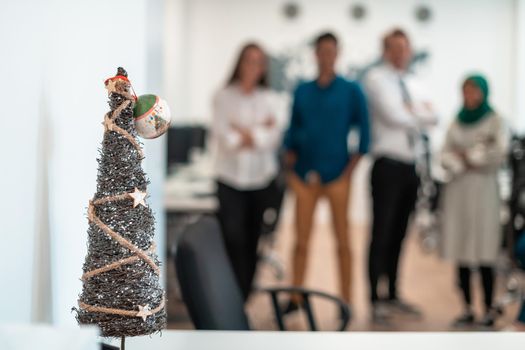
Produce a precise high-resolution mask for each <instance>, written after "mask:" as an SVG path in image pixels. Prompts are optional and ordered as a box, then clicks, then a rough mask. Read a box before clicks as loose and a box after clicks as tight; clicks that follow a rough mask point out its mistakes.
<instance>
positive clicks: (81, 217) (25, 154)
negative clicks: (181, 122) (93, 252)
mask: <svg viewBox="0 0 525 350" xmlns="http://www.w3.org/2000/svg"><path fill="white" fill-rule="evenodd" d="M152 4H153V1H146V0H135V1H125V0H113V1H104V0H95V1H68V0H51V1H47V2H45V3H44V2H40V1H37V0H34V1H27V0H25V1H8V2H7V3H2V11H1V15H0V29H1V31H0V39H1V41H0V44H1V47H2V55H1V56H2V58H1V61H0V73H1V74H0V75H1V76H2V80H3V81H4V84H2V85H1V87H0V93H1V95H2V96H3V100H4V101H6V102H5V108H6V110H4V113H3V117H2V121H3V123H4V125H6V126H8V128H4V130H5V131H6V135H4V136H3V137H2V149H3V150H4V152H3V153H4V159H3V160H2V164H3V166H2V170H3V171H2V172H1V173H2V175H1V176H2V181H1V183H2V184H3V185H4V186H3V187H4V195H5V198H9V199H10V203H7V202H6V203H4V204H2V212H1V223H2V224H1V225H2V226H1V227H2V229H1V232H2V238H5V239H3V242H4V244H5V245H4V247H5V248H6V249H4V252H5V253H4V254H2V255H1V257H0V266H1V267H0V269H1V273H2V288H1V289H0V299H1V300H3V301H4V303H3V306H2V312H1V313H0V322H6V321H7V322H28V321H31V320H33V321H52V322H54V323H57V324H75V323H76V321H75V319H74V315H73V314H72V313H71V312H70V310H71V307H73V306H75V305H76V301H77V296H78V294H79V293H80V291H81V283H80V280H79V278H80V275H81V273H82V264H83V262H84V257H85V253H86V242H87V228H88V225H87V220H86V208H87V203H88V200H89V199H90V198H91V197H92V196H93V194H94V193H95V191H96V175H97V162H96V158H97V156H98V149H99V147H100V142H101V140H102V135H103V129H102V125H101V121H102V119H103V115H104V113H105V112H106V111H107V110H108V106H107V93H106V90H105V89H104V85H103V81H104V79H105V78H107V77H109V76H112V75H114V74H115V72H116V68H117V67H118V66H123V67H125V68H126V69H127V70H128V72H129V74H130V79H131V80H132V82H133V85H134V88H135V90H136V91H137V93H138V94H141V93H146V92H149V91H151V92H155V93H161V91H159V90H160V89H161V87H162V85H163V83H162V82H161V79H162V75H161V69H162V66H161V65H159V64H156V63H155V62H154V61H155V58H156V56H155V53H157V55H158V56H162V49H159V45H156V42H155V41H154V40H149V38H148V35H150V34H152V35H153V34H154V33H153V32H151V31H150V28H154V27H155V26H154V25H153V26H148V21H156V20H157V18H155V17H154V16H153V15H152V13H153V12H155V11H157V12H162V10H161V7H159V6H158V5H159V4H162V1H156V2H155V5H156V7H154V8H153V9H152ZM152 11H153V12H152ZM161 18H162V17H161ZM157 34H158V31H157ZM159 42H160V43H161V44H160V47H161V46H162V39H159ZM148 52H150V53H151V55H149V56H148V55H147V53H148ZM160 62H162V58H161V61H160ZM157 63H158V62H157ZM148 68H149V70H148ZM148 72H151V74H150V75H148V74H147V73H148ZM149 89H153V90H156V91H152V90H149ZM7 130H9V132H7ZM162 142H163V141H161V140H157V141H154V142H151V143H148V141H145V144H147V146H146V147H145V151H146V159H147V160H146V162H145V163H144V166H145V170H146V172H147V173H148V175H149V177H150V180H151V181H152V185H151V186H150V187H149V188H148V190H149V192H150V194H151V198H150V205H151V206H152V207H153V208H154V210H155V211H156V214H157V224H159V223H160V225H163V223H164V220H163V218H162V215H163V213H162V183H163V174H164V171H163V170H164V168H163V167H164V164H163V159H164V153H163V150H164V148H163V143H162ZM46 226H48V227H46ZM157 239H158V241H159V243H160V244H159V247H160V249H163V247H164V245H163V242H164V227H163V226H161V227H157ZM33 242H35V244H33ZM162 253H163V252H161V255H162ZM46 273H47V276H46ZM33 291H36V293H33ZM32 294H34V295H33V296H32ZM5 308H7V309H5Z"/></svg>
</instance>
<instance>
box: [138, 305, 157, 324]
mask: <svg viewBox="0 0 525 350" xmlns="http://www.w3.org/2000/svg"><path fill="white" fill-rule="evenodd" d="M151 315H153V313H152V312H151V310H150V308H149V305H148V304H146V305H144V306H141V305H139V311H138V312H137V313H136V314H135V316H136V317H140V318H142V321H146V318H148V316H151Z"/></svg>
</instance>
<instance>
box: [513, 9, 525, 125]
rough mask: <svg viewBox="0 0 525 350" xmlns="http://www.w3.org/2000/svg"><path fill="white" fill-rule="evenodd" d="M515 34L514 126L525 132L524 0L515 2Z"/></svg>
mask: <svg viewBox="0 0 525 350" xmlns="http://www.w3.org/2000/svg"><path fill="white" fill-rule="evenodd" d="M514 11H515V12H514V14H515V21H514V23H515V34H514V38H515V40H514V67H515V69H516V73H515V76H514V81H515V85H514V86H515V90H514V105H515V116H516V119H515V126H516V128H517V130H518V131H519V132H520V133H524V132H525V0H517V1H516V4H515V10H514Z"/></svg>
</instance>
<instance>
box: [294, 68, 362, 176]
mask: <svg viewBox="0 0 525 350" xmlns="http://www.w3.org/2000/svg"><path fill="white" fill-rule="evenodd" d="M352 128H357V129H359V149H358V152H359V153H361V154H365V153H367V152H368V145H369V141H370V130H369V120H368V110H367V103H366V99H365V96H364V94H363V91H362V90H361V88H360V86H359V85H358V84H357V83H355V82H352V81H348V80H346V79H344V78H342V77H339V76H336V77H335V78H334V80H332V82H331V83H330V84H329V85H328V86H325V87H321V86H319V84H318V83H317V81H311V82H306V83H303V84H300V85H299V86H298V87H297V89H296V91H295V94H294V101H293V107H292V116H291V120H290V126H289V127H288V130H287V132H286V134H285V137H284V146H285V148H286V149H288V150H291V151H294V152H295V153H296V154H297V162H296V163H295V169H294V170H295V172H296V173H297V174H298V175H299V176H300V177H301V178H303V179H305V180H306V177H307V175H308V174H309V173H310V172H312V171H314V172H316V173H317V174H319V176H320V177H321V181H322V182H323V183H327V182H330V181H333V180H335V179H336V178H338V177H339V176H340V175H341V174H342V173H343V171H344V169H345V168H346V166H347V165H348V162H349V161H350V159H351V153H350V150H349V147H348V134H349V132H350V130H351V129H352Z"/></svg>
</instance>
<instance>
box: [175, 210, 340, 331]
mask: <svg viewBox="0 0 525 350" xmlns="http://www.w3.org/2000/svg"><path fill="white" fill-rule="evenodd" d="M175 265H176V270H177V277H178V279H179V285H180V288H181V293H182V299H183V301H184V303H185V304H186V307H187V308H188V312H189V314H190V318H191V320H192V322H193V324H194V326H195V328H196V329H206V330H250V325H249V322H248V317H247V316H246V313H245V310H244V300H243V297H242V294H241V291H240V288H239V286H238V284H237V281H236V279H235V275H234V272H233V269H232V267H231V265H230V261H229V259H228V257H227V255H226V249H225V247H224V243H223V241H222V237H221V232H220V227H219V224H218V222H217V220H216V219H215V218H214V217H210V216H203V217H202V218H200V219H199V220H198V221H197V222H195V223H194V224H191V225H190V226H189V227H188V228H187V229H186V231H185V232H184V233H183V234H182V236H181V239H180V240H179V244H178V247H177V253H176V257H175ZM259 292H264V293H268V294H269V295H270V297H271V300H272V306H273V310H274V313H275V318H276V321H277V324H278V326H279V329H280V330H286V328H285V325H284V321H283V314H282V310H281V308H280V306H279V303H278V296H279V295H280V294H301V295H302V297H303V301H304V302H303V307H304V310H305V312H306V315H307V318H308V324H309V327H310V330H312V331H316V330H318V327H317V322H316V319H315V316H314V313H313V310H312V307H311V302H310V299H311V297H312V296H315V297H320V298H323V299H327V300H329V301H331V302H333V303H335V304H336V305H337V306H338V307H339V309H340V314H341V324H340V327H339V328H338V330H340V331H343V330H345V329H346V326H347V325H348V322H349V320H350V309H349V307H348V305H347V304H346V303H345V302H344V301H342V300H341V299H339V298H336V297H334V296H331V295H329V294H326V293H323V292H318V291H313V290H308V289H304V288H294V287H289V288H265V289H261V290H259Z"/></svg>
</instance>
